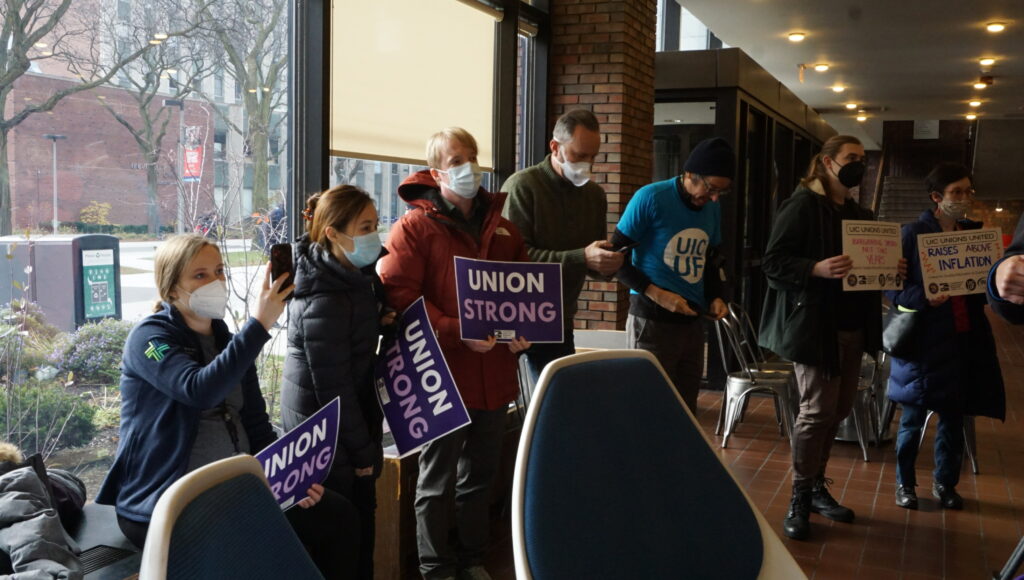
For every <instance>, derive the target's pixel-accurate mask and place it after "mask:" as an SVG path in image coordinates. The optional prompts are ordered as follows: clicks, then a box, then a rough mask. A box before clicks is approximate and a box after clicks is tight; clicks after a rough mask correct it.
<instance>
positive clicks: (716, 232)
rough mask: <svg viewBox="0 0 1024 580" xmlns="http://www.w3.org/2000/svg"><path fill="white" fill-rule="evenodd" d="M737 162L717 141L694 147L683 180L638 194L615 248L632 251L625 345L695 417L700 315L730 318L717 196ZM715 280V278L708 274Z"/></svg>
mask: <svg viewBox="0 0 1024 580" xmlns="http://www.w3.org/2000/svg"><path fill="white" fill-rule="evenodd" d="M735 166H736V156H735V154H734V153H733V150H732V147H730V146H729V144H728V143H726V142H725V141H724V140H722V139H719V138H714V139H706V140H704V141H701V142H700V143H698V144H697V146H696V147H694V148H693V151H692V152H691V153H690V157H689V158H688V159H687V160H686V163H685V164H684V165H683V170H684V173H683V175H681V176H679V177H674V178H672V179H668V180H665V181H659V182H657V183H651V184H649V185H645V186H644V187H642V188H640V189H639V190H638V191H637V192H636V193H635V194H634V195H633V198H632V199H631V200H630V201H629V204H628V205H627V206H626V211H625V212H624V213H623V214H622V219H621V220H619V224H618V226H617V227H616V228H615V234H614V235H613V236H612V245H613V246H614V247H616V248H624V249H625V250H626V251H631V253H632V256H629V255H627V256H626V260H625V263H624V265H623V266H622V269H621V270H619V281H621V282H622V283H623V284H625V285H626V286H628V287H629V288H630V296H629V317H628V318H627V319H626V339H627V341H628V342H627V344H628V346H629V348H642V349H644V350H648V351H650V352H651V353H652V354H654V356H655V357H657V358H658V362H660V363H661V366H663V367H664V368H665V372H667V373H668V376H669V378H671V379H672V382H673V383H674V384H675V386H676V389H677V390H678V391H679V394H680V395H681V396H682V398H683V401H685V402H686V405H687V406H688V407H689V408H690V410H691V411H692V412H693V414H694V415H696V414H697V394H698V392H699V391H700V379H701V375H703V373H704V328H703V325H702V324H701V322H700V315H702V314H706V315H709V316H710V317H711V318H714V319H716V320H717V319H719V318H722V317H723V316H725V315H726V314H728V313H729V310H728V308H727V307H726V305H725V302H724V301H723V300H722V298H721V296H722V274H721V272H722V269H721V262H720V260H719V257H718V255H717V252H716V250H717V248H718V246H719V244H721V242H722V232H721V223H720V221H721V206H720V205H719V204H718V196H719V195H724V194H725V193H727V192H728V191H729V187H730V186H731V185H732V177H733V175H734V168H735ZM709 273H710V274H709Z"/></svg>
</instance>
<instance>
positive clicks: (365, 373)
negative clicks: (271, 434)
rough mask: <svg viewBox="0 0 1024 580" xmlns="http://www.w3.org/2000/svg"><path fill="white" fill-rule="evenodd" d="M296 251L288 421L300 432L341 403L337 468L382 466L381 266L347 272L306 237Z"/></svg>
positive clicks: (284, 409)
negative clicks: (377, 362)
mask: <svg viewBox="0 0 1024 580" xmlns="http://www.w3.org/2000/svg"><path fill="white" fill-rule="evenodd" d="M294 250H295V296H294V297H293V298H292V300H291V302H290V303H289V304H288V315H289V322H288V354H287V357H286V358H285V362H284V383H283V386H282V389H281V419H282V421H283V423H284V427H285V429H292V428H294V427H295V426H296V425H298V424H299V423H301V422H302V421H303V420H305V419H306V418H307V417H309V416H310V415H312V414H313V413H315V412H316V411H317V410H319V409H320V407H322V406H323V405H325V404H327V403H328V402H330V401H331V399H333V398H334V397H340V398H341V423H340V425H339V430H338V450H337V453H336V455H335V459H334V465H333V467H332V471H333V472H335V473H338V474H343V473H345V471H343V470H352V469H353V468H365V467H369V466H371V465H372V466H375V467H377V469H375V470H374V472H375V473H380V468H379V467H380V463H381V461H382V450H381V437H382V433H381V431H382V430H381V421H382V415H381V411H380V406H379V405H378V403H377V398H376V395H375V394H374V391H373V365H374V356H375V355H374V353H375V352H376V350H377V339H378V336H379V333H380V316H381V311H382V310H383V306H382V303H381V300H380V299H379V298H378V297H380V296H383V292H382V287H381V284H380V280H379V279H378V278H377V275H376V274H375V273H374V271H373V265H370V266H367V267H366V268H363V270H362V271H353V270H349V269H347V268H345V267H344V266H342V265H341V263H339V262H338V260H337V259H335V258H334V256H332V255H331V254H330V252H328V251H327V250H326V249H324V248H323V247H322V246H320V245H319V244H316V243H311V242H310V241H309V237H308V236H303V237H302V238H301V239H300V240H299V241H298V242H297V243H296V244H295V247H294Z"/></svg>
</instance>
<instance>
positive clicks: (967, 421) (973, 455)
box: [918, 411, 981, 475]
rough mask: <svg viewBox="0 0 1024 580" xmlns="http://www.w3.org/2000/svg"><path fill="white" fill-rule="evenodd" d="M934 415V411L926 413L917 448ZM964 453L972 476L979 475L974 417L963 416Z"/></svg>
mask: <svg viewBox="0 0 1024 580" xmlns="http://www.w3.org/2000/svg"><path fill="white" fill-rule="evenodd" d="M934 414H935V411H928V414H927V415H925V417H924V427H922V428H921V440H920V441H918V447H920V446H921V445H922V444H923V443H924V435H925V432H926V431H927V430H928V422H929V421H931V420H932V415H934ZM964 451H966V452H967V458H968V459H970V460H971V471H973V472H974V475H978V474H979V473H981V471H979V470H978V434H977V431H975V429H974V417H973V416H972V415H964Z"/></svg>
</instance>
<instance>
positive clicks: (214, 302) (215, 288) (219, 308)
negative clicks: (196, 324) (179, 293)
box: [185, 280, 228, 320]
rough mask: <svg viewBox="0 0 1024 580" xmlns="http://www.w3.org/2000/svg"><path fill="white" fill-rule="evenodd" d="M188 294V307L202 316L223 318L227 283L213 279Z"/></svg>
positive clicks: (226, 306)
mask: <svg viewBox="0 0 1024 580" xmlns="http://www.w3.org/2000/svg"><path fill="white" fill-rule="evenodd" d="M185 294H188V295H189V296H188V307H189V309H190V310H192V312H194V313H196V315H198V316H202V317H203V318H214V319H218V320H219V319H221V318H224V314H225V313H226V312H227V309H228V285H227V284H225V283H224V281H223V280H214V281H213V282H210V283H209V284H206V285H205V286H200V287H199V288H196V289H195V290H194V291H192V292H185Z"/></svg>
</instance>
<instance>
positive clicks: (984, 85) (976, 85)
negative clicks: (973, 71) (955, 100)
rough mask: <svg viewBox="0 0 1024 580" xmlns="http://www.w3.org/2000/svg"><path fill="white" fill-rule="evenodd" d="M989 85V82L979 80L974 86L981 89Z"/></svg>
mask: <svg viewBox="0 0 1024 580" xmlns="http://www.w3.org/2000/svg"><path fill="white" fill-rule="evenodd" d="M987 86H988V84H986V83H983V82H981V81H978V82H976V83H974V88H976V89H979V90H980V89H983V88H985V87H987Z"/></svg>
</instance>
